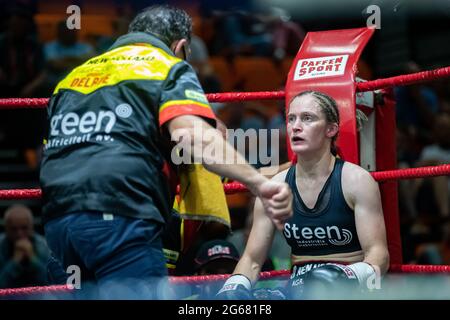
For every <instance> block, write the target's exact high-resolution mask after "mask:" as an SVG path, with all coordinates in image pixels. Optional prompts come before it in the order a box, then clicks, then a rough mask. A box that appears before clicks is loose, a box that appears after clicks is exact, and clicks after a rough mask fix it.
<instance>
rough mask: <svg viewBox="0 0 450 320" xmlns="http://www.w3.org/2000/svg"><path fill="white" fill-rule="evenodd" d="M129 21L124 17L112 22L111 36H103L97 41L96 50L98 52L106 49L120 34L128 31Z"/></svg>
mask: <svg viewBox="0 0 450 320" xmlns="http://www.w3.org/2000/svg"><path fill="white" fill-rule="evenodd" d="M129 24H130V21H129V20H128V19H125V18H118V19H117V20H114V21H113V22H112V30H113V34H112V35H111V36H103V37H101V38H100V39H98V41H97V46H96V48H95V49H96V51H97V53H98V54H101V53H104V52H106V51H108V49H109V48H110V47H111V46H112V45H113V43H114V42H115V41H116V40H117V38H119V37H120V36H122V35H124V34H126V33H127V32H128V25H129Z"/></svg>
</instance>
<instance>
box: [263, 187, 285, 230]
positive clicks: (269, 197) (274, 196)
mask: <svg viewBox="0 0 450 320" xmlns="http://www.w3.org/2000/svg"><path fill="white" fill-rule="evenodd" d="M258 191H259V194H258V195H259V197H260V199H261V202H262V205H263V207H264V211H265V212H266V214H267V215H268V216H269V218H270V219H272V221H273V223H274V224H275V226H276V227H277V229H279V230H282V229H283V227H284V222H285V221H286V220H287V219H289V218H290V217H291V216H292V191H291V188H289V185H288V184H287V183H285V182H277V181H273V180H267V181H266V182H264V183H262V184H261V186H260V187H259V190H258Z"/></svg>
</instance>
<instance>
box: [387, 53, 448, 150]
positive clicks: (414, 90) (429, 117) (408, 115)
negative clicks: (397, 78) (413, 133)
mask: <svg viewBox="0 0 450 320" xmlns="http://www.w3.org/2000/svg"><path fill="white" fill-rule="evenodd" d="M419 71H421V69H420V67H419V66H418V65H417V64H416V63H414V62H409V63H407V65H406V67H405V70H404V73H414V72H419ZM395 97H396V101H397V106H396V112H397V123H398V124H399V125H404V126H412V127H414V128H415V129H416V130H418V138H419V139H421V140H422V141H423V143H425V144H426V143H428V141H429V138H430V137H429V136H428V133H427V131H428V130H429V129H431V128H432V127H433V120H434V115H435V114H436V113H437V112H438V111H439V100H438V97H437V95H436V93H435V92H434V91H433V90H432V89H431V88H430V87H428V86H425V85H423V84H417V85H409V86H401V87H395Z"/></svg>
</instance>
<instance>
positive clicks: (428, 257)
mask: <svg viewBox="0 0 450 320" xmlns="http://www.w3.org/2000/svg"><path fill="white" fill-rule="evenodd" d="M416 256H417V260H416V263H417V264H433V265H450V224H447V225H446V226H445V230H444V234H443V239H442V241H441V242H440V243H433V244H424V245H421V246H419V247H418V248H417V250H416Z"/></svg>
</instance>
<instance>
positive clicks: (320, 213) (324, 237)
mask: <svg viewBox="0 0 450 320" xmlns="http://www.w3.org/2000/svg"><path fill="white" fill-rule="evenodd" d="M343 165H344V161H343V160H341V159H336V162H335V164H334V168H333V172H332V173H331V175H330V176H329V177H328V180H327V181H326V183H325V185H324V186H323V189H322V190H321V191H320V193H319V197H318V199H317V202H316V204H315V206H314V208H313V209H309V208H308V207H307V206H306V205H305V203H304V202H303V200H302V198H301V197H300V194H299V192H298V189H297V185H296V183H295V171H296V170H295V166H292V167H291V168H290V169H289V170H288V172H287V175H286V179H285V181H286V183H288V184H289V186H290V187H291V189H292V190H293V195H294V198H293V210H294V214H293V215H292V217H291V218H290V219H289V220H287V222H286V223H285V224H284V232H283V234H284V237H285V238H286V241H287V242H288V244H289V245H290V246H291V248H292V254H294V255H298V256H305V255H307V256H321V255H328V254H335V253H347V252H354V251H358V250H361V245H360V243H359V239H358V235H357V233H356V226H355V214H354V211H353V210H352V209H351V208H350V207H349V206H348V204H347V202H346V201H345V198H344V194H343V192H342V186H341V175H342V167H343Z"/></svg>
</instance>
